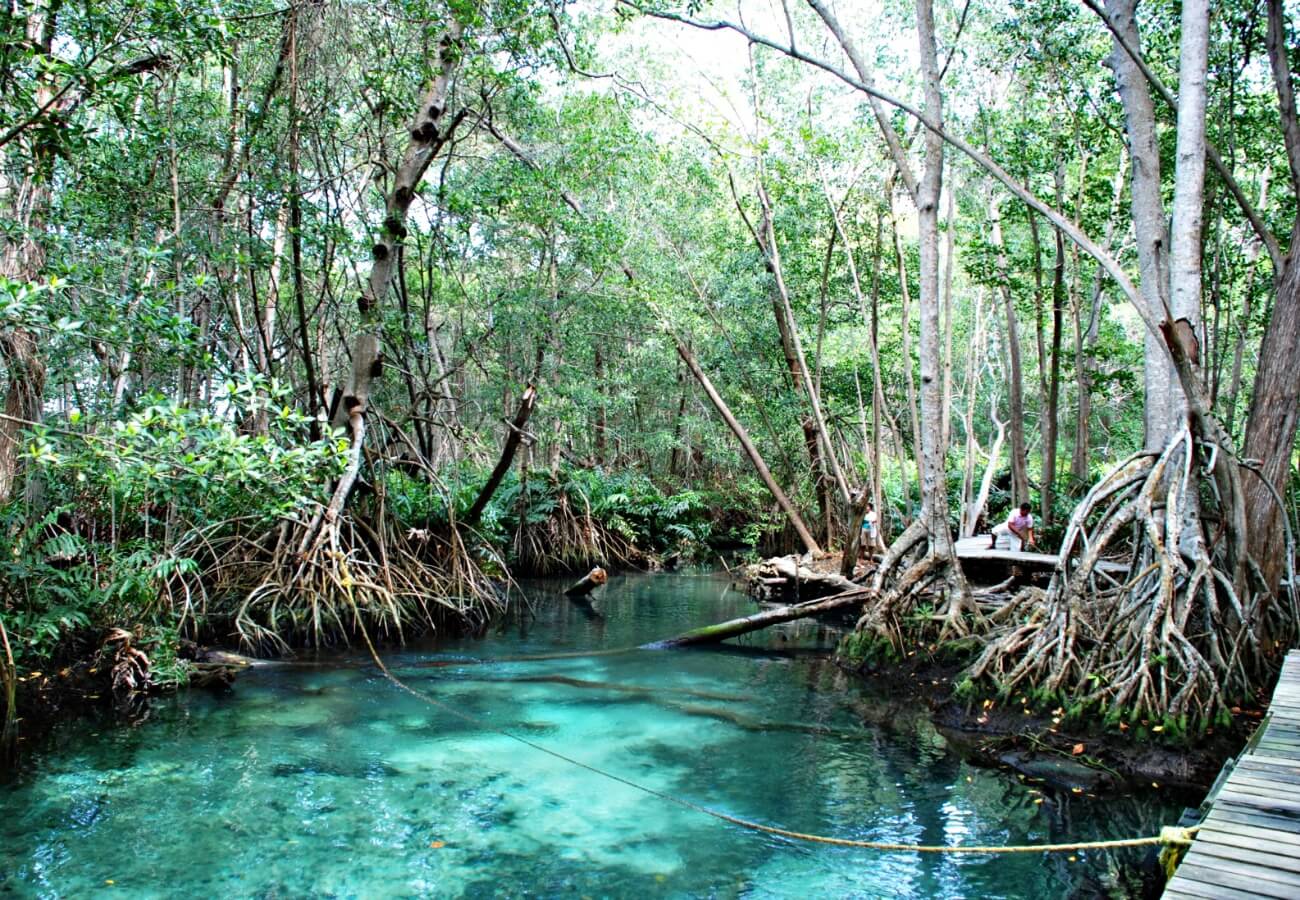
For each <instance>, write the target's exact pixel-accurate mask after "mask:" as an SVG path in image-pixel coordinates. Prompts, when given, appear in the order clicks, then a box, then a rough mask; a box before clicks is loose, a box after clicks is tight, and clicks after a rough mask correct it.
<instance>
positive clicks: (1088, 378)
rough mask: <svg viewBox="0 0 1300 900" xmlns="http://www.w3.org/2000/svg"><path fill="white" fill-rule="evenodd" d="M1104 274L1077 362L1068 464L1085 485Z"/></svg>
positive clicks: (1118, 180) (1120, 190)
mask: <svg viewBox="0 0 1300 900" xmlns="http://www.w3.org/2000/svg"><path fill="white" fill-rule="evenodd" d="M1127 155H1128V154H1127V151H1124V150H1121V152H1120V158H1119V165H1118V166H1116V168H1115V180H1114V182H1113V186H1114V191H1113V193H1112V194H1111V203H1110V215H1109V216H1108V217H1107V219H1106V237H1105V242H1104V244H1103V246H1105V247H1106V248H1107V249H1109V248H1110V247H1111V245H1112V244H1113V242H1114V235H1115V217H1116V214H1117V213H1118V211H1119V205H1120V202H1121V199H1122V198H1123V196H1124V181H1125V177H1124V176H1125V170H1126V169H1127V167H1128V160H1127ZM1105 278H1106V272H1105V270H1104V269H1103V268H1102V266H1101V265H1100V264H1098V266H1097V271H1096V274H1095V275H1094V277H1093V281H1092V292H1091V294H1090V302H1089V304H1088V327H1087V328H1086V329H1084V330H1083V336H1082V345H1083V347H1082V353H1081V355H1080V359H1079V372H1078V378H1079V409H1078V417H1077V418H1076V420H1075V435H1074V457H1073V459H1072V460H1071V462H1070V474H1071V475H1072V476H1073V477H1074V479H1075V481H1076V482H1077V484H1078V485H1080V486H1083V485H1086V484H1088V482H1089V478H1088V449H1089V440H1088V434H1089V428H1090V424H1091V421H1092V385H1093V374H1094V372H1096V369H1097V358H1096V355H1095V353H1096V349H1097V336H1098V334H1099V332H1100V328H1101V299H1102V288H1103V286H1104V284H1105Z"/></svg>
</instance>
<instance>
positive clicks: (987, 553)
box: [956, 534, 1060, 569]
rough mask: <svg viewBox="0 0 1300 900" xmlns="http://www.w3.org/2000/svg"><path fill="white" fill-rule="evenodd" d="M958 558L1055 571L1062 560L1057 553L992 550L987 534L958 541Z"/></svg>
mask: <svg viewBox="0 0 1300 900" xmlns="http://www.w3.org/2000/svg"><path fill="white" fill-rule="evenodd" d="M956 549H957V558H958V559H961V560H967V561H971V560H974V561H978V562H1000V563H1006V564H1007V565H1018V566H1030V567H1032V568H1039V569H1054V568H1056V563H1057V561H1058V560H1059V559H1060V557H1059V556H1057V555H1056V554H1055V553H1029V552H1020V551H1012V550H990V549H989V536H988V535H987V534H981V535H976V536H975V537H968V538H962V539H961V540H959V541H957V546H956Z"/></svg>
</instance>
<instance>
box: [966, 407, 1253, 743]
mask: <svg viewBox="0 0 1300 900" xmlns="http://www.w3.org/2000/svg"><path fill="white" fill-rule="evenodd" d="M1197 462H1198V460H1197V446H1196V444H1195V442H1194V441H1193V439H1192V436H1191V434H1190V433H1189V432H1188V431H1186V430H1184V431H1183V432H1182V433H1181V434H1180V435H1178V436H1177V437H1175V438H1174V439H1173V440H1172V441H1171V442H1170V443H1169V445H1168V446H1166V448H1165V449H1164V451H1163V452H1162V453H1160V454H1159V455H1156V454H1150V453H1142V454H1137V455H1135V456H1133V457H1131V458H1130V459H1128V460H1126V461H1125V462H1124V463H1122V464H1121V465H1120V466H1118V467H1117V468H1116V469H1115V470H1114V471H1112V472H1110V473H1109V474H1108V475H1106V476H1105V477H1104V478H1103V479H1102V480H1101V481H1099V482H1098V483H1097V484H1096V485H1094V486H1093V488H1092V490H1090V491H1089V493H1088V495H1087V496H1086V497H1085V498H1084V499H1083V501H1082V502H1081V503H1080V504H1079V507H1078V508H1077V509H1076V511H1075V513H1074V515H1073V516H1072V517H1071V520H1070V523H1069V526H1068V528H1067V530H1066V533H1065V538H1064V541H1063V544H1062V563H1061V564H1060V566H1059V567H1058V569H1057V571H1056V572H1055V574H1054V575H1053V577H1052V581H1051V583H1050V585H1049V586H1048V589H1047V591H1046V592H1042V591H1034V590H1026V591H1022V592H1021V593H1020V594H1019V595H1017V596H1016V597H1015V598H1014V599H1013V600H1012V601H1011V602H1009V603H1008V604H1007V605H1006V606H1004V607H1003V608H1002V609H1000V610H998V611H997V612H996V613H995V614H994V616H993V619H992V621H993V622H994V630H993V632H992V633H991V635H990V639H989V642H988V643H987V645H986V646H985V649H984V651H983V652H982V653H981V655H980V656H979V658H978V659H977V660H976V662H975V663H974V664H973V665H972V666H971V668H970V669H969V670H968V673H967V674H968V676H969V677H970V678H971V679H972V680H974V681H977V682H978V681H981V680H983V681H985V682H987V683H989V684H991V685H993V686H995V687H996V688H997V689H998V690H1000V691H1001V692H1004V693H1010V692H1012V691H1017V690H1023V689H1027V688H1029V687H1031V686H1032V687H1033V688H1036V689H1043V690H1045V691H1046V692H1047V693H1049V694H1051V695H1053V696H1056V697H1059V698H1061V699H1069V700H1070V701H1071V702H1076V703H1079V704H1081V705H1083V706H1094V707H1097V708H1101V709H1104V710H1106V711H1107V712H1108V713H1110V714H1112V715H1120V714H1125V715H1129V716H1134V717H1152V718H1162V717H1174V718H1184V717H1185V718H1186V719H1187V720H1189V721H1199V722H1201V723H1207V722H1209V721H1210V720H1211V719H1212V717H1213V716H1214V715H1216V714H1217V713H1219V712H1221V711H1222V710H1223V709H1224V708H1225V707H1226V706H1227V705H1228V704H1229V698H1237V697H1242V696H1244V695H1245V694H1246V692H1247V691H1248V690H1249V686H1250V684H1251V677H1250V674H1251V673H1250V672H1248V671H1247V669H1246V667H1245V665H1244V664H1243V662H1242V661H1243V659H1244V658H1245V657H1246V656H1248V654H1243V653H1242V652H1241V651H1242V649H1243V646H1246V645H1250V644H1251V643H1252V642H1254V641H1255V640H1256V635H1255V631H1254V628H1255V626H1256V624H1257V623H1256V622H1254V621H1252V616H1251V615H1250V613H1249V610H1250V609H1251V608H1253V606H1254V605H1255V604H1256V603H1257V602H1258V599H1259V598H1258V596H1257V593H1256V592H1255V590H1254V589H1253V588H1250V587H1247V586H1245V585H1242V584H1241V583H1240V582H1239V581H1237V580H1235V579H1234V578H1233V577H1232V572H1233V560H1231V559H1229V558H1227V554H1226V552H1225V548H1226V547H1227V546H1229V544H1230V542H1227V541H1213V540H1211V539H1210V538H1209V537H1207V534H1208V533H1209V525H1208V524H1207V523H1213V522H1217V521H1220V520H1222V519H1224V518H1226V516H1224V515H1223V513H1222V511H1220V510H1217V509H1216V510H1203V509H1202V507H1203V506H1204V505H1207V501H1206V499H1205V498H1204V497H1203V496H1202V492H1201V490H1200V486H1201V484H1202V483H1203V482H1202V480H1201V479H1200V478H1199V477H1198V472H1199V467H1198V465H1197ZM1118 560H1123V561H1124V563H1125V564H1126V566H1127V573H1128V574H1127V575H1121V576H1119V577H1115V575H1113V574H1112V572H1113V571H1114V570H1115V569H1116V568H1121V567H1116V566H1115V565H1114V564H1115V563H1116V562H1117V561H1118ZM1243 592H1246V593H1248V596H1245V597H1243V596H1242V594H1243Z"/></svg>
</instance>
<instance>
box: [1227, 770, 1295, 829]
mask: <svg viewBox="0 0 1300 900" xmlns="http://www.w3.org/2000/svg"><path fill="white" fill-rule="evenodd" d="M1219 800H1227V801H1229V802H1232V803H1236V804H1237V805H1238V806H1250V807H1254V808H1255V809H1259V810H1264V811H1266V812H1272V813H1279V812H1280V813H1285V814H1288V815H1292V816H1300V796H1297V797H1287V798H1285V799H1283V798H1280V797H1277V796H1270V797H1265V796H1261V795H1259V794H1250V793H1246V792H1245V791H1241V790H1237V789H1236V788H1234V786H1233V784H1232V779H1231V778H1229V779H1228V783H1227V784H1225V785H1224V786H1223V787H1222V788H1221V789H1220V790H1219ZM1219 800H1216V801H1215V803H1218V802H1219ZM1297 824H1300V823H1297Z"/></svg>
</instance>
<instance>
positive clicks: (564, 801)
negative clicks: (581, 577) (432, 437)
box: [0, 576, 1178, 898]
mask: <svg viewBox="0 0 1300 900" xmlns="http://www.w3.org/2000/svg"><path fill="white" fill-rule="evenodd" d="M725 587H726V582H725V581H724V580H719V579H716V578H711V577H703V576H700V577H690V576H640V577H632V578H616V579H613V580H612V582H611V584H610V585H609V586H608V587H607V588H605V589H604V593H603V596H601V597H600V599H598V600H597V602H596V603H595V605H594V609H582V608H580V607H578V606H575V605H574V604H572V603H570V602H569V601H568V600H566V599H564V598H563V597H561V596H559V595H558V594H556V593H555V591H554V588H553V587H549V586H545V585H534V586H532V587H531V589H530V591H529V596H530V597H531V598H532V600H533V602H534V604H535V606H536V609H537V615H536V617H535V618H532V619H528V620H526V621H514V622H507V623H503V625H502V626H501V627H500V628H498V629H497V630H496V631H495V632H494V633H492V634H490V635H488V636H486V637H484V638H481V639H464V640H455V641H447V642H444V643H442V644H440V645H429V646H427V647H421V648H418V649H410V650H407V651H405V652H402V653H395V654H392V655H391V656H390V657H389V664H390V665H391V666H392V667H393V669H394V671H395V673H396V674H398V675H399V676H400V677H401V678H402V679H403V680H404V681H406V682H407V683H409V684H410V685H411V686H412V687H414V688H416V689H418V690H421V691H426V692H428V694H429V695H431V696H432V697H435V698H436V699H437V700H439V701H440V702H442V703H446V704H449V705H451V706H452V707H454V708H455V709H457V710H459V711H461V712H464V713H468V714H470V715H472V716H474V717H477V718H478V719H480V720H482V721H483V722H484V723H490V725H491V726H492V727H493V728H502V729H506V730H509V731H512V732H514V733H516V734H519V735H522V736H524V737H527V738H528V739H529V740H532V741H536V742H538V743H541V744H544V745H546V746H548V747H551V748H554V749H556V750H558V751H561V752H563V753H565V754H567V755H570V756H573V757H575V758H577V759H580V760H581V761H582V762H584V763H587V764H589V765H592V766H595V767H598V768H601V769H605V770H608V771H609V772H612V773H615V774H617V775H620V776H622V777H624V778H628V779H631V780H633V781H636V782H638V783H640V784H644V785H646V786H647V787H650V788H653V789H655V790H659V791H664V792H668V793H672V794H676V795H679V796H682V797H685V798H688V799H690V800H692V801H695V802H698V803H702V804H706V805H710V806H713V807H716V808H718V809H721V810H724V811H726V812H728V813H731V814H733V815H737V816H742V817H745V818H749V819H754V820H758V821H762V822H766V823H770V824H774V825H780V826H782V827H786V828H791V829H796V830H799V831H805V832H814V833H820V834H830V835H836V836H840V837H852V838H860V839H867V840H883V841H894V842H916V843H926V844H929V843H935V844H957V843H965V844H972V843H978V844H1006V843H1040V842H1048V841H1059V840H1074V839H1077V840H1094V839H1101V838H1110V837H1131V836H1135V835H1137V834H1149V833H1153V832H1154V831H1155V830H1156V829H1158V828H1159V826H1160V825H1161V824H1167V823H1172V822H1173V821H1174V819H1175V818H1176V817H1177V813H1178V810H1177V809H1175V808H1172V807H1171V806H1170V805H1168V804H1164V802H1163V801H1162V800H1161V799H1160V798H1158V797H1150V798H1134V797H1126V798H1110V799H1096V798H1089V797H1087V796H1075V795H1071V794H1069V793H1066V794H1065V795H1064V796H1056V795H1053V794H1051V793H1050V792H1049V793H1039V792H1035V791H1033V790H1032V789H1030V788H1027V787H1026V785H1025V784H1023V783H1021V782H1020V781H1018V780H1017V779H1016V778H1015V777H1014V776H1011V775H1009V774H1007V773H1002V772H996V771H990V770H987V769H980V768H976V767H973V766H970V765H968V764H966V763H964V762H963V761H962V760H961V759H960V757H958V756H957V755H956V754H954V753H953V752H951V751H949V750H948V749H947V747H946V745H945V742H944V740H943V738H942V737H941V736H940V735H938V734H937V733H936V732H935V731H934V729H933V728H932V727H931V726H930V725H929V723H928V720H927V719H926V717H925V716H924V714H922V713H921V712H919V711H917V710H913V709H909V708H908V707H907V705H906V704H904V703H901V702H898V703H897V705H896V707H894V706H891V705H890V704H891V702H895V701H891V698H888V697H880V696H876V695H874V694H873V693H872V689H871V686H870V685H863V684H861V683H860V682H859V681H857V680H856V679H853V678H849V677H847V676H845V675H844V674H843V673H841V672H839V671H838V670H836V669H835V668H834V666H833V665H831V664H830V663H829V661H828V660H827V659H825V658H824V656H821V655H817V654H812V653H808V652H804V651H805V650H806V649H807V648H810V647H815V646H818V645H821V646H830V645H831V644H832V643H833V640H834V636H833V635H829V634H826V633H823V631H822V629H820V628H819V627H818V626H816V625H812V624H803V625H799V626H789V627H787V628H786V629H785V630H783V631H780V632H776V631H773V632H770V633H767V634H762V635H755V636H750V638H749V639H748V640H745V641H742V645H741V646H740V647H738V648H732V649H723V650H700V651H636V650H633V651H630V652H627V653H621V654H609V655H600V656H590V657H567V658H556V659H539V660H526V659H517V658H515V657H520V656H527V655H535V654H554V653H562V652H570V651H581V650H609V649H616V648H622V647H632V646H635V645H637V644H640V643H644V642H646V641H649V640H653V639H656V638H662V637H666V636H669V635H671V634H674V633H677V632H679V631H682V630H685V629H686V628H689V627H693V626H696V625H700V624H704V623H707V622H712V621H716V620H720V619H723V618H727V617H729V616H732V615H736V614H743V613H747V612H750V611H752V606H751V605H750V603H749V602H748V601H747V600H746V599H745V598H743V597H740V596H738V595H736V594H735V593H734V592H727V591H726V590H725ZM506 658H509V659H506ZM492 660H496V661H492ZM328 662H329V663H330V664H329V665H322V666H313V667H301V668H299V667H293V668H288V667H285V668H265V669H260V670H258V671H256V672H254V673H251V674H248V675H246V676H244V677H241V679H240V680H239V681H238V682H237V683H236V685H235V688H234V689H233V691H231V692H230V693H229V694H226V695H221V696H215V695H211V694H207V693H202V692H197V691H196V692H193V693H188V694H185V695H183V696H180V697H176V698H170V699H166V700H163V701H159V702H158V703H157V704H156V706H155V709H154V711H153V714H152V715H151V716H150V718H149V719H148V720H147V721H146V722H145V723H144V724H142V725H139V726H137V727H133V728H131V727H121V728H115V729H114V728H105V727H103V726H101V725H96V724H93V723H90V722H84V721H83V722H78V723H73V724H69V725H66V726H64V727H63V728H61V729H60V730H59V731H58V732H56V734H55V735H54V737H53V739H52V740H51V742H50V746H49V747H48V748H47V749H46V750H45V751H44V753H43V754H42V755H40V756H39V757H38V758H37V759H36V760H35V761H34V762H33V763H32V765H31V766H30V767H29V769H28V770H27V771H26V772H25V773H24V774H22V775H21V776H20V778H19V780H18V781H17V782H16V783H14V784H12V785H7V786H2V787H0V894H12V895H20V896H21V895H38V896H83V895H86V894H88V893H92V892H95V891H99V890H108V889H116V890H119V891H124V892H126V893H128V894H129V895H132V896H145V895H156V896H181V895H185V896H257V897H296V896H307V895H312V896H316V895H325V896H336V897H414V896H430V895H436V896H468V897H488V896H514V895H519V894H524V893H528V894H532V895H535V896H552V895H563V896H575V897H578V896H593V897H594V896H700V895H706V896H719V897H735V896H744V897H802V896H859V897H878V896H889V897H894V896H898V897H918V898H921V897H1059V896H1067V895H1070V894H1072V893H1079V894H1081V895H1084V896H1092V895H1095V894H1096V893H1097V892H1099V891H1103V890H1105V889H1106V887H1107V886H1109V887H1110V889H1111V890H1116V889H1118V890H1120V891H1124V890H1126V889H1125V888H1116V886H1115V885H1116V882H1115V879H1116V878H1117V877H1121V876H1122V875H1123V873H1120V875H1117V874H1116V873H1117V870H1118V869H1119V868H1120V867H1121V866H1130V865H1132V864H1134V863H1137V862H1140V861H1142V860H1143V859H1145V858H1146V856H1147V855H1148V854H1147V853H1146V852H1145V851H1132V852H1130V853H1125V854H1115V853H1110V854H1102V853H1091V854H1079V856H1078V858H1077V859H1075V860H1074V861H1071V860H1070V859H1069V858H1068V857H1067V856H1065V855H1051V856H1048V855H1043V854H1027V855H1021V856H1015V857H977V856H946V857H940V856H922V855H919V854H915V853H901V854H880V853H873V852H870V851H864V850H852V849H844V848H834V847H827V846H819V845H807V844H794V843H792V842H789V841H785V840H781V839H777V838H773V837H771V836H767V835H762V834H756V833H751V832H748V831H744V830H741V829H738V828H736V827H733V826H730V825H727V824H724V823H722V822H719V821H716V820H713V819H710V818H708V817H705V816H703V815H700V814H698V813H695V812H691V811H689V810H686V809H683V808H680V807H677V806H673V805H671V804H668V803H665V802H664V801H662V800H659V799H657V798H654V797H652V796H649V795H647V794H644V793H641V792H639V791H636V790H634V789H632V788H630V787H627V786H625V785H622V784H618V783H615V782H612V781H609V780H607V779H604V778H601V777H600V776H598V775H595V774H593V773H591V772H589V771H586V770H583V769H580V768H576V767H574V766H572V765H570V764H568V763H565V762H563V761H561V760H558V759H555V758H554V757H551V756H547V755H545V754H543V753H539V752H537V751H536V750H534V749H532V748H529V747H527V746H524V745H522V744H520V743H518V742H516V741H514V740H512V739H511V738H509V737H507V736H505V735H503V734H500V733H498V732H495V731H492V730H489V729H487V728H484V727H480V726H476V725H473V724H471V723H468V722H466V721H464V720H461V719H458V718H456V717H454V716H451V715H448V714H447V713H445V712H443V711H441V710H439V709H437V708H434V707H431V706H429V705H427V704H425V703H422V702H420V701H419V700H417V699H415V698H413V697H411V696H408V695H406V694H403V693H401V692H399V691H397V690H396V689H394V688H393V686H392V685H390V684H389V683H388V682H386V681H385V680H383V679H382V678H381V677H380V675H379V673H378V672H377V671H375V669H374V667H373V666H370V665H367V664H366V660H365V658H363V657H360V656H356V655H352V656H347V657H341V658H337V659H332V660H328ZM431 662H438V663H449V664H445V665H444V664H439V665H429V663H431ZM864 712H865V713H869V715H864ZM877 722H883V723H885V724H884V725H879V724H870V723H877ZM109 882H111V884H110V883H109ZM1120 895H1121V896H1122V895H1123V893H1121V894H1120Z"/></svg>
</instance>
